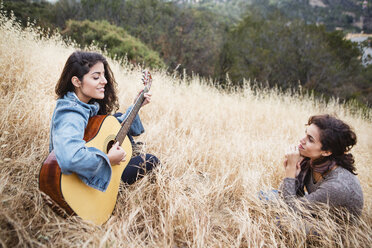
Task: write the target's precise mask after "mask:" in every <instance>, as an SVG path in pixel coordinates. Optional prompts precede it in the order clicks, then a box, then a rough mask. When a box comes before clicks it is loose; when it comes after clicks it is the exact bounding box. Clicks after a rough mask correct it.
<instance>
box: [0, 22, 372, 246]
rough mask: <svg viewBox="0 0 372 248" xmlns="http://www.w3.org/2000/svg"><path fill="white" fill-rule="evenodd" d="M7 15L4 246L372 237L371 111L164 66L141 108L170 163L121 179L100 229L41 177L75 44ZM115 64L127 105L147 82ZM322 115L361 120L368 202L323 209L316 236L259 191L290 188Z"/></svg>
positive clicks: (146, 138)
mask: <svg viewBox="0 0 372 248" xmlns="http://www.w3.org/2000/svg"><path fill="white" fill-rule="evenodd" d="M0 23H1V25H0V96H1V97H0V109H1V111H0V246H3V247H16V246H20V247H40V246H41V247H43V246H44V247H144V246H147V247H261V246H267V247H299V246H304V245H306V244H307V245H309V246H317V247H335V246H336V245H339V246H341V247H343V246H346V247H348V246H349V247H367V246H368V245H369V244H371V242H372V238H371V234H372V229H371V226H372V211H371V210H372V209H371V208H372V198H371V196H372V184H371V181H372V171H371V169H370V166H371V161H372V153H371V151H372V139H371V137H372V124H371V121H369V120H366V119H365V118H364V117H363V116H362V114H360V113H358V112H356V113H355V112H354V113H353V114H351V113H350V112H351V111H350V109H348V108H347V107H346V106H340V105H338V104H337V103H336V102H333V103H332V102H331V103H329V104H328V105H325V104H323V103H321V102H318V101H315V100H313V99H311V98H304V97H300V96H298V95H296V94H293V95H292V96H291V94H289V93H285V94H284V93H280V92H278V91H275V90H270V91H269V90H258V91H255V90H254V89H252V88H250V87H249V86H246V87H245V89H244V90H243V91H240V92H235V91H231V92H230V93H226V92H225V91H222V90H219V89H216V88H214V87H212V86H210V84H209V82H205V81H201V80H200V79H199V78H197V77H194V78H184V79H183V80H180V79H178V77H177V75H168V74H167V73H165V72H164V71H153V78H154V82H153V87H152V92H153V101H152V103H151V104H150V105H148V106H146V107H145V108H144V109H143V110H141V113H140V114H141V117H142V120H143V123H144V125H145V128H146V132H145V133H144V134H143V135H142V136H140V137H139V138H138V139H139V140H141V141H143V142H145V143H146V146H145V150H146V152H149V153H153V154H156V155H157V156H158V157H159V158H160V160H161V161H162V166H161V168H159V169H158V170H156V171H155V173H154V175H152V176H151V177H145V178H144V179H142V180H141V181H139V182H138V183H136V184H134V185H133V186H130V187H126V188H125V187H122V188H121V191H120V195H119V200H118V203H117V206H116V210H115V211H114V214H113V216H112V217H111V218H110V220H109V221H108V222H107V223H106V224H105V225H103V226H101V227H96V226H92V225H90V224H89V223H86V222H84V221H82V220H80V219H79V218H77V217H73V218H69V219H63V218H61V217H59V216H58V215H57V214H55V213H54V212H53V211H52V210H51V209H50V208H49V207H48V206H46V205H45V203H44V202H43V201H42V198H41V196H40V193H39V190H38V179H37V177H38V172H39V169H40V165H41V163H42V161H43V160H44V158H45V157H46V156H47V154H48V135H49V122H50V119H51V114H52V111H53V108H54V105H55V96H54V85H55V83H56V81H57V79H58V76H59V74H60V73H61V70H62V67H63V65H64V63H65V61H66V59H67V57H68V56H69V55H70V54H71V53H72V52H73V51H74V47H73V46H72V45H66V44H64V43H63V42H61V39H60V37H52V38H49V39H40V38H39V35H38V34H37V32H36V31H35V30H32V29H28V30H25V31H21V29H20V28H19V27H18V26H17V25H16V24H15V23H14V22H13V21H11V20H7V19H6V18H5V17H3V15H0ZM109 63H110V65H111V66H112V69H113V71H114V74H115V76H116V79H117V81H118V83H119V86H118V87H119V89H118V93H119V96H120V105H121V108H120V110H121V111H123V110H125V108H126V107H127V106H128V105H129V104H131V102H132V100H133V98H134V96H135V95H136V94H137V92H138V90H140V89H141V84H140V78H141V68H136V67H132V66H130V65H127V66H124V67H122V66H119V63H117V62H115V61H112V60H109ZM319 113H336V114H337V115H338V116H339V117H340V118H342V119H344V120H345V121H346V122H348V123H349V124H351V125H352V126H353V127H354V128H355V130H356V133H357V135H358V144H357V146H356V147H355V148H354V149H353V152H354V154H355V157H356V164H357V168H358V170H357V172H358V173H359V175H358V177H359V179H360V181H361V184H362V187H363V191H364V196H365V206H364V210H363V216H362V220H361V222H360V223H359V224H358V225H356V226H352V225H350V224H348V223H346V222H344V221H341V222H336V220H334V218H332V216H330V215H328V214H327V211H325V210H324V209H323V210H319V219H317V220H314V219H311V218H310V219H308V221H307V223H308V224H309V223H310V224H311V223H312V224H313V225H314V227H315V228H316V230H317V231H318V232H319V233H322V234H325V235H324V236H322V237H317V236H309V237H307V236H306V235H305V232H304V229H303V227H304V225H305V224H306V222H305V219H303V218H302V217H300V216H299V215H297V214H294V213H292V212H290V211H289V210H288V209H287V207H286V206H285V204H283V202H281V201H278V202H277V203H276V204H275V205H265V203H264V202H263V201H260V200H259V199H258V197H257V192H258V191H259V190H261V189H262V190H267V189H271V188H277V187H278V186H279V184H280V182H281V180H282V178H283V174H284V171H283V169H282V162H283V155H284V151H285V149H286V148H287V147H288V145H290V144H293V143H297V142H298V140H299V138H300V137H302V135H303V134H304V123H306V121H307V118H308V117H309V116H310V115H313V114H319ZM369 116H370V115H369ZM154 179H155V180H154ZM304 215H306V216H308V215H309V213H306V212H305V213H304ZM278 218H280V225H279V224H278Z"/></svg>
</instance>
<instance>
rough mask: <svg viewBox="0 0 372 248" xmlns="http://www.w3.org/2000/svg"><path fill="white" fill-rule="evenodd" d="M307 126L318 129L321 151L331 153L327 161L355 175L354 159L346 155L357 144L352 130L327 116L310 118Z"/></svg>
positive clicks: (341, 122) (334, 118) (349, 154)
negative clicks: (313, 126)
mask: <svg viewBox="0 0 372 248" xmlns="http://www.w3.org/2000/svg"><path fill="white" fill-rule="evenodd" d="M307 124H308V125H311V124H314V125H316V126H317V127H318V128H319V129H320V142H321V144H322V148H321V149H322V150H323V151H330V152H332V154H331V155H330V156H328V157H327V159H331V160H334V161H335V162H336V164H337V165H338V166H341V167H343V168H345V169H347V170H348V171H350V172H351V173H353V174H354V175H356V173H355V170H356V168H355V165H354V162H355V161H354V157H353V155H352V154H351V153H348V152H349V151H350V150H351V148H352V147H353V146H354V145H355V144H356V142H357V137H356V134H355V132H354V131H353V130H352V128H351V127H350V126H349V125H348V124H346V123H345V122H343V121H341V120H340V119H337V118H336V117H334V116H331V115H328V114H325V115H314V116H311V117H310V118H309V120H308V123H307Z"/></svg>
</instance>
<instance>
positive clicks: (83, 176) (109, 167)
mask: <svg viewBox="0 0 372 248" xmlns="http://www.w3.org/2000/svg"><path fill="white" fill-rule="evenodd" d="M55 92H56V94H57V96H58V100H57V104H56V107H55V110H54V113H53V117H52V120H51V130H50V146H49V151H50V152H51V151H53V152H54V154H55V158H56V161H57V162H58V165H59V167H60V171H61V173H62V174H64V175H70V174H76V175H77V176H78V177H79V179H80V180H81V181H82V182H83V183H84V184H86V185H88V186H89V187H91V188H94V189H96V190H98V191H101V192H105V191H106V189H107V188H108V185H109V184H110V180H111V176H112V171H113V168H114V167H115V165H118V164H120V163H122V162H123V161H125V160H130V161H129V163H128V165H127V166H126V167H125V169H124V172H123V173H122V175H121V179H122V181H124V183H127V184H132V183H134V182H135V181H136V180H137V179H138V178H139V177H141V176H143V175H144V174H145V173H146V172H149V171H151V170H152V169H153V168H154V167H155V166H156V165H157V164H159V160H158V159H157V158H156V157H155V156H153V155H151V154H146V155H145V156H136V157H133V158H130V157H127V156H126V152H125V151H124V149H123V148H122V147H121V146H120V144H119V142H115V143H113V144H112V147H111V146H110V148H109V149H108V150H107V151H106V152H103V151H102V150H100V149H97V148H96V147H88V146H86V140H84V133H85V132H86V127H87V124H88V121H89V119H90V118H92V117H93V116H96V115H107V114H110V113H111V112H112V111H114V110H117V109H118V98H117V96H116V81H115V78H114V75H113V73H112V71H111V69H110V67H109V65H108V63H107V61H106V59H105V58H104V57H103V56H102V55H101V54H98V53H93V52H82V51H76V52H74V53H72V54H71V55H70V57H69V58H68V59H67V62H66V64H65V66H64V68H63V71H62V74H61V76H60V78H59V80H58V83H57V85H56V87H55ZM143 97H144V100H143V104H142V106H144V105H146V104H148V103H150V100H151V93H144V94H143ZM130 111H131V108H129V109H128V111H127V113H128V112H130ZM115 116H116V118H117V119H118V121H119V122H122V121H123V120H124V119H125V117H126V115H122V114H115ZM143 132H144V129H143V126H142V123H141V120H140V118H139V116H138V115H136V116H135V118H134V120H133V122H132V123H131V126H130V129H129V132H128V136H129V135H133V136H137V135H140V134H141V133H143ZM143 158H144V159H145V161H144V159H143ZM143 165H145V166H143ZM143 167H145V168H143ZM40 180H41V179H40ZM40 184H41V181H40ZM40 187H41V186H40ZM41 190H42V191H44V190H43V189H42V188H41Z"/></svg>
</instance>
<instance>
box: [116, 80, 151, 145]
mask: <svg viewBox="0 0 372 248" xmlns="http://www.w3.org/2000/svg"><path fill="white" fill-rule="evenodd" d="M148 91H149V89H148V87H147V86H146V87H145V89H144V90H143V91H142V93H141V94H140V95H139V97H138V98H137V100H136V102H135V104H134V106H133V108H132V110H131V111H130V112H129V114H128V116H127V118H126V119H125V120H124V121H123V122H122V124H121V125H122V127H121V128H120V130H119V132H118V134H117V135H116V138H115V139H116V141H118V142H119V145H121V144H122V143H123V141H124V139H125V137H126V136H127V134H128V132H129V129H130V126H131V125H132V123H133V121H134V118H135V117H136V115H137V114H138V112H139V110H140V108H141V107H142V104H143V102H144V101H145V96H144V94H145V93H147V92H148Z"/></svg>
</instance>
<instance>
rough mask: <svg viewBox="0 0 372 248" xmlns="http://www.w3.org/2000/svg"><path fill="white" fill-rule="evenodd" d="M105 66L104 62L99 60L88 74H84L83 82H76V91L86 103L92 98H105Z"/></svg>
mask: <svg viewBox="0 0 372 248" xmlns="http://www.w3.org/2000/svg"><path fill="white" fill-rule="evenodd" d="M106 84H107V80H106V78H105V68H104V65H103V63H102V62H97V63H96V64H95V65H94V66H92V67H91V68H90V70H89V72H88V73H87V74H85V75H84V77H83V80H82V82H80V81H79V80H78V82H75V83H74V86H75V93H76V95H77V96H78V98H79V99H80V100H81V101H82V102H85V103H88V102H89V101H90V99H92V98H94V99H103V98H104V97H105V86H106Z"/></svg>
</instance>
